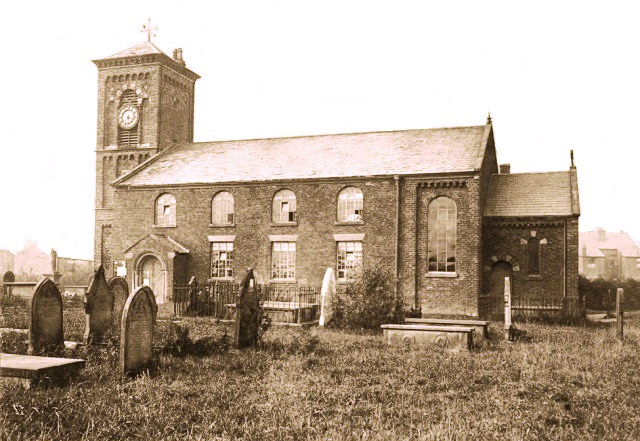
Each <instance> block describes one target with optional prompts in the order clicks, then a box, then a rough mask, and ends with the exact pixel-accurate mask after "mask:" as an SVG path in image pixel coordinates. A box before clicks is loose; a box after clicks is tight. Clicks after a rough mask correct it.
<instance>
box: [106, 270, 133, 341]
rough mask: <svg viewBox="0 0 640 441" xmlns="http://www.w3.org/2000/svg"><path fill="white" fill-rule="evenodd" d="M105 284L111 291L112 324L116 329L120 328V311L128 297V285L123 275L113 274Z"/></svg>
mask: <svg viewBox="0 0 640 441" xmlns="http://www.w3.org/2000/svg"><path fill="white" fill-rule="evenodd" d="M107 286H108V287H109V291H111V292H112V293H113V324H114V327H115V328H116V329H120V322H121V321H122V311H123V310H124V304H125V303H126V301H127V298H128V297H129V285H128V284H127V279H125V278H124V277H121V276H115V277H112V278H110V279H109V283H107Z"/></svg>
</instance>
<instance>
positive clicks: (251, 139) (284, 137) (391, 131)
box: [183, 125, 485, 145]
mask: <svg viewBox="0 0 640 441" xmlns="http://www.w3.org/2000/svg"><path fill="white" fill-rule="evenodd" d="M484 127H485V126H483V125H478V126H455V127H431V128H426V129H396V130H378V131H375V132H345V133H318V134H315V135H292V136H270V137H267V138H239V139H220V140H215V141H197V142H191V143H184V144H183V145H187V144H188V145H196V144H213V143H222V142H243V141H270V140H282V139H301V138H323V137H329V136H355V135H375V134H378V133H380V134H382V133H406V132H426V131H435V130H459V129H476V128H483V129H484Z"/></svg>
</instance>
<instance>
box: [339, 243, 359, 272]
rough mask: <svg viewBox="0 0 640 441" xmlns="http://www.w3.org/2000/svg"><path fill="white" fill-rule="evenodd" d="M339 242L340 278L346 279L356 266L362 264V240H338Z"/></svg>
mask: <svg viewBox="0 0 640 441" xmlns="http://www.w3.org/2000/svg"><path fill="white" fill-rule="evenodd" d="M337 244H338V257H337V262H336V268H337V274H338V280H346V279H347V278H348V277H349V275H350V274H351V273H352V272H353V270H354V269H355V268H357V267H359V266H362V242H360V241H354V242H338V243H337Z"/></svg>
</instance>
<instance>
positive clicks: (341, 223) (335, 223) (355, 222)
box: [333, 221, 364, 226]
mask: <svg viewBox="0 0 640 441" xmlns="http://www.w3.org/2000/svg"><path fill="white" fill-rule="evenodd" d="M333 225H336V226H339V225H364V221H336V222H334V223H333Z"/></svg>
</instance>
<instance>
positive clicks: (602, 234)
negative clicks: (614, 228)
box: [596, 228, 607, 240]
mask: <svg viewBox="0 0 640 441" xmlns="http://www.w3.org/2000/svg"><path fill="white" fill-rule="evenodd" d="M596 231H597V233H598V240H606V239H607V232H606V231H605V229H604V228H598V229H597V230H596Z"/></svg>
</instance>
